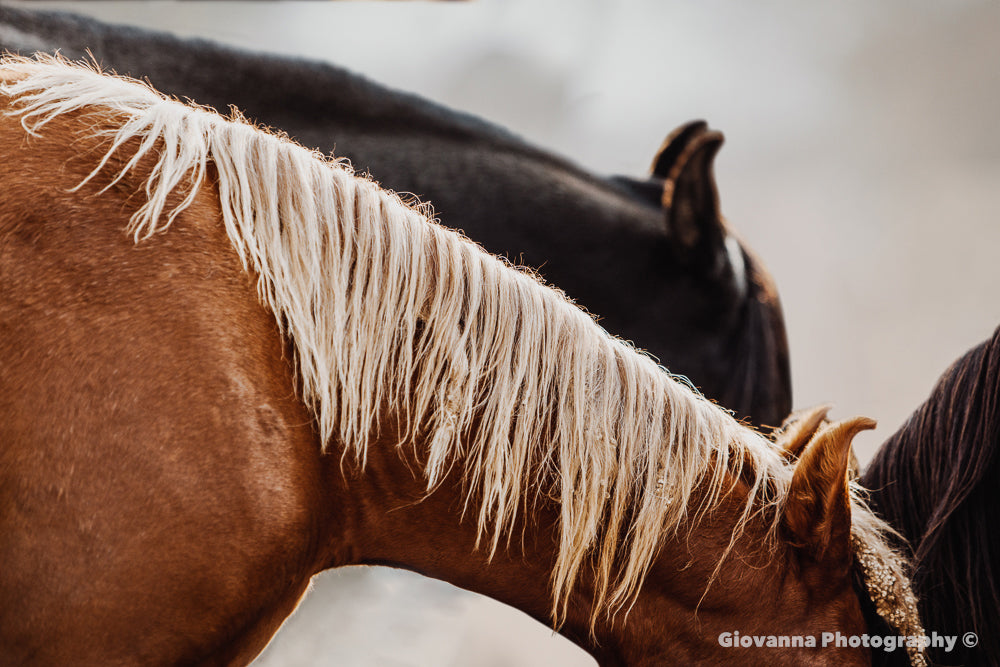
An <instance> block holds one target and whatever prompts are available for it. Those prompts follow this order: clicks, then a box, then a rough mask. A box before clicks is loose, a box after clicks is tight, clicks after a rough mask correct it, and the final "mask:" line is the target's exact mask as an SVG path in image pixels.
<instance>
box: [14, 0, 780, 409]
mask: <svg viewBox="0 0 1000 667" xmlns="http://www.w3.org/2000/svg"><path fill="white" fill-rule="evenodd" d="M3 49H9V50H12V51H20V52H21V53H23V54H25V55H29V54H31V53H33V52H34V51H49V52H55V51H59V52H60V53H62V54H63V55H68V56H71V57H79V58H82V57H84V56H86V55H87V54H88V53H91V54H93V57H94V58H95V59H96V60H97V62H100V63H102V64H103V65H104V66H106V67H109V68H113V69H114V70H116V71H118V72H120V73H122V74H129V75H131V76H134V77H136V78H143V79H148V80H149V81H151V82H152V84H153V85H154V86H155V87H156V88H158V89H159V90H162V91H164V92H166V93H169V94H172V95H175V96H178V97H180V98H190V99H194V100H198V101H199V102H200V103H202V104H207V105H209V106H212V107H215V108H217V109H228V108H229V107H230V106H236V107H237V108H239V109H240V110H241V112H242V113H244V114H245V115H246V116H248V117H249V118H251V119H253V120H254V121H257V122H260V123H264V124H266V125H268V126H270V127H275V128H280V129H281V130H283V131H285V132H287V133H288V134H290V135H291V136H292V137H294V138H295V139H296V140H297V141H299V142H300V143H302V144H304V145H306V146H310V147H317V148H319V149H320V150H321V151H323V152H325V153H332V152H334V151H336V154H337V155H338V156H340V157H343V158H348V159H350V160H351V162H352V163H353V164H354V166H355V167H356V168H357V169H358V170H359V171H362V172H367V173H370V174H373V175H374V177H375V178H377V179H378V180H379V181H380V182H381V183H382V185H383V186H385V187H387V188H390V189H393V190H395V191H397V192H410V193H415V194H417V195H419V196H420V197H421V198H422V199H424V200H425V201H430V202H431V203H433V204H434V207H435V209H436V210H437V211H438V213H439V214H440V216H441V218H442V221H443V222H444V223H445V224H446V225H448V226H449V227H452V228H454V229H460V230H462V231H463V232H464V233H465V234H467V235H468V236H469V237H470V238H472V239H473V240H475V241H477V242H479V243H481V244H482V245H483V246H484V247H485V248H486V249H487V250H488V251H490V252H492V253H495V254H500V255H505V256H506V257H509V258H512V259H514V260H515V261H517V262H518V263H521V264H525V265H527V266H532V267H534V268H535V269H536V270H537V271H539V272H540V273H541V274H542V275H543V276H544V277H545V279H546V280H547V281H548V282H550V283H552V284H554V285H557V286H558V287H560V288H561V289H562V290H564V291H565V292H566V293H567V294H568V295H569V296H570V297H571V298H573V299H574V300H575V301H576V302H577V303H579V304H580V305H582V306H584V307H585V308H587V309H588V310H589V311H590V312H591V313H594V314H595V315H596V316H598V317H599V318H600V320H601V324H602V326H604V327H605V328H606V329H607V330H608V331H610V332H611V333H613V334H615V335H618V336H620V337H622V338H625V339H627V340H631V341H633V342H634V343H635V344H636V345H637V346H638V347H640V348H642V349H645V350H647V351H649V352H650V353H651V354H653V355H654V356H656V357H657V358H658V359H659V360H660V362H661V363H663V364H664V365H665V366H667V367H668V368H669V369H670V370H671V371H672V372H674V373H677V374H680V375H684V376H686V377H688V378H689V379H690V380H691V381H692V383H694V384H695V385H696V386H697V387H699V388H700V389H701V391H703V392H704V393H705V394H706V395H707V396H708V397H709V398H712V399H713V400H716V401H718V402H719V403H720V404H721V405H723V406H725V407H726V408H729V409H731V410H734V411H735V412H736V414H737V415H738V416H740V417H742V418H748V419H750V421H751V422H752V423H754V424H757V425H771V426H776V425H778V424H780V423H781V421H782V419H784V417H785V416H786V415H787V414H788V413H789V411H790V410H791V406H792V397H791V375H790V371H789V362H788V345H787V341H786V338H785V327H784V319H783V317H782V313H781V306H780V304H779V301H778V296H777V291H776V290H775V287H774V284H773V282H772V281H771V278H770V276H769V275H768V273H767V271H766V269H765V268H764V267H763V265H762V263H761V262H760V260H758V259H757V257H756V256H755V255H754V254H753V253H752V252H751V251H750V250H749V249H747V248H746V246H745V244H743V243H742V242H741V241H739V240H738V239H737V236H736V234H735V233H734V232H733V231H732V230H731V228H730V227H729V226H728V225H727V224H726V223H725V222H724V221H723V219H722V216H721V215H720V210H719V204H718V197H717V193H716V185H715V179H714V175H713V167H712V163H713V160H714V158H715V154H716V151H717V150H718V149H719V147H720V145H721V143H722V136H721V135H720V134H719V133H717V132H711V131H709V130H708V129H707V127H706V126H705V124H704V123H692V124H688V125H686V126H684V127H682V128H679V129H678V130H677V131H676V132H675V133H674V134H673V135H672V136H671V137H670V138H669V140H668V141H666V142H665V143H664V145H663V146H662V147H661V149H660V150H659V151H658V152H657V155H656V158H655V160H654V162H653V167H652V169H651V170H650V174H649V177H648V178H644V179H632V178H605V177H602V176H598V175H595V174H593V173H590V172H588V171H586V170H584V169H581V168H579V167H577V166H576V165H573V164H571V163H570V162H568V161H567V160H565V159H563V158H561V157H558V156H556V155H553V154H551V153H549V152H546V151H544V150H541V149H539V148H537V147H535V146H532V145H530V144H528V143H526V142H524V141H522V140H520V139H518V138H517V137H515V136H513V135H512V134H511V133H510V132H508V131H506V130H504V129H502V128H499V127H497V126H495V125H492V124H490V123H487V122H485V121H482V120H480V119H478V118H475V117H473V116H470V115H468V114H464V113H459V112H455V111H452V110H450V109H446V108H444V107H442V106H439V105H437V104H434V103H432V102H429V101H427V100H424V99H421V98H419V97H416V96H414V95H407V94H404V93H400V92H397V91H394V90H390V89H387V88H386V87H384V86H380V85H378V84H375V83H373V82H371V81H369V80H367V79H365V78H364V77H361V76H358V75H356V74H352V73H350V72H347V71H345V70H343V69H340V68H337V67H334V66H330V65H326V64H322V63H315V62H309V61H304V60H298V59H294V58H286V57H278V56H273V55H266V54H260V53H251V52H246V51H240V50H235V49H231V48H227V47H224V46H221V45H218V44H213V43H211V42H207V41H204V40H196V39H184V40H182V39H178V38H177V37H174V36H171V35H168V34H165V33H158V32H150V31H145V30H140V29H137V28H133V27H125V26H113V25H107V24H104V23H100V22H98V21H95V20H93V19H88V18H83V17H79V16H73V15H71V14H65V13H53V12H36V11H30V10H25V9H19V8H17V9H16V8H9V7H2V6H0V51H2V50H3Z"/></svg>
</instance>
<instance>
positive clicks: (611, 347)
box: [0, 58, 790, 622]
mask: <svg viewBox="0 0 1000 667" xmlns="http://www.w3.org/2000/svg"><path fill="white" fill-rule="evenodd" d="M0 70H3V71H6V72H11V73H14V74H16V75H20V77H21V78H18V79H15V80H14V81H12V82H9V83H7V84H5V85H3V86H2V88H0V92H2V93H3V94H5V95H7V96H9V97H11V98H13V99H12V100H11V105H12V106H11V108H12V109H13V111H12V112H11V113H13V114H16V115H19V116H20V118H21V123H22V124H23V126H24V127H25V129H26V130H27V131H28V132H29V133H32V134H38V133H40V132H41V131H42V130H43V129H44V126H45V125H46V123H48V122H50V121H51V120H52V119H53V118H55V117H57V116H60V115H62V114H65V113H67V112H71V111H76V110H87V111H101V112H102V114H103V115H104V116H105V118H104V119H103V120H101V121H100V122H99V123H97V124H96V126H95V127H93V128H89V127H88V131H93V132H96V133H100V134H101V135H106V137H107V139H106V141H107V142H108V150H107V153H106V155H105V158H104V161H102V162H101V163H100V164H98V165H97V167H96V168H95V169H94V171H93V173H91V176H90V177H88V180H89V178H91V177H93V176H94V175H96V174H97V173H98V172H99V171H101V170H102V169H104V168H106V166H107V164H108V160H109V158H110V157H111V156H113V155H115V154H116V153H120V152H121V151H122V150H124V149H125V147H126V145H128V146H134V145H135V143H136V141H138V143H139V145H140V147H139V149H138V150H137V151H136V152H135V153H134V154H133V155H132V156H131V157H130V158H129V161H128V163H127V164H126V166H125V168H124V169H123V170H121V172H119V173H118V174H117V178H119V179H120V178H122V177H123V176H124V174H125V172H127V171H129V170H130V169H133V168H134V167H136V165H138V164H139V161H140V159H141V158H143V157H144V156H152V158H151V159H155V162H156V166H155V168H154V170H153V171H152V173H151V174H150V175H149V177H148V179H147V183H146V191H147V194H148V201H147V202H146V203H145V204H144V205H143V206H142V207H141V208H140V209H139V210H138V211H137V212H136V213H135V215H133V216H132V219H131V222H130V228H129V229H130V231H131V233H133V234H134V235H135V238H136V241H137V242H140V241H142V240H143V239H146V238H149V237H150V236H152V235H154V234H157V233H160V232H164V231H165V230H167V229H168V228H169V227H170V224H171V222H172V221H173V220H174V218H175V217H176V216H177V215H178V214H179V213H180V212H181V211H182V210H184V208H185V207H186V206H187V205H188V204H189V203H190V202H191V201H192V199H193V197H194V196H195V193H196V192H197V190H198V188H199V187H200V186H201V185H203V184H204V182H205V179H206V174H207V165H208V163H209V161H211V163H212V164H213V165H214V166H215V168H216V170H217V173H218V182H217V187H218V191H219V195H220V199H221V205H222V219H223V221H224V224H225V228H226V231H227V233H228V235H229V238H230V239H231V241H232V245H233V247H234V248H235V250H236V252H237V253H238V255H239V257H240V259H241V261H242V262H243V265H244V267H245V268H247V269H252V270H253V271H254V272H256V274H257V275H258V276H259V282H258V291H259V293H260V298H261V299H262V300H263V302H264V303H265V304H266V305H267V306H268V307H269V308H270V309H271V310H272V311H273V312H274V314H275V317H276V318H277V321H278V322H279V325H280V326H281V327H282V329H283V332H284V334H285V335H286V336H287V337H288V338H289V339H290V340H291V341H292V343H293V345H294V348H295V351H296V358H297V366H298V372H299V376H300V379H301V384H302V394H303V399H304V400H305V402H306V403H307V404H308V405H309V406H310V407H311V408H312V410H313V411H314V413H315V415H316V420H317V424H318V426H319V431H320V433H321V435H322V438H323V442H324V447H327V448H328V447H331V446H332V445H331V444H330V443H331V442H335V443H338V444H337V445H336V446H337V447H339V446H341V444H340V443H342V446H343V447H344V448H345V450H344V451H345V452H346V451H351V452H353V453H354V454H355V455H356V457H357V458H358V459H359V461H360V462H361V463H362V464H363V463H364V461H365V459H366V456H367V455H368V454H369V453H370V452H369V449H370V447H369V446H370V443H371V442H373V438H374V437H375V436H377V435H378V433H377V428H378V424H379V423H380V422H383V421H384V420H388V419H396V420H399V422H400V423H401V424H402V425H403V426H404V429H403V430H404V433H403V435H402V441H403V442H416V441H417V440H418V439H423V438H426V442H427V443H428V446H427V448H426V452H423V453H422V455H425V456H426V465H425V470H424V472H425V475H426V479H427V485H428V489H433V488H434V487H435V486H436V485H437V484H439V483H440V482H441V480H442V479H443V478H444V477H445V476H446V475H447V474H448V473H449V470H451V469H452V468H455V469H457V470H458V471H460V474H461V475H462V476H463V479H464V480H465V482H466V484H467V485H468V489H469V496H468V503H469V505H470V506H472V507H474V508H475V511H476V512H477V514H478V529H479V535H480V537H481V538H482V537H483V536H489V540H490V546H491V549H492V550H495V549H496V548H497V547H498V544H499V541H500V540H501V538H502V536H503V535H504V534H505V533H506V534H507V535H509V534H510V532H509V531H510V530H511V528H512V526H513V524H514V522H515V520H516V519H517V518H518V516H519V513H523V512H524V508H525V507H527V506H528V505H530V503H531V502H534V501H535V500H537V499H539V498H543V499H544V497H546V496H548V497H551V498H554V499H556V500H558V503H559V506H560V507H559V511H560V512H561V519H560V536H559V552H558V557H557V562H556V565H555V571H554V573H553V593H554V607H553V615H554V618H555V619H556V621H557V622H558V619H559V618H561V617H562V615H563V613H564V610H565V603H566V600H567V597H568V595H569V592H570V589H571V588H572V585H573V583H574V581H575V580H576V578H577V575H578V573H579V570H580V568H581V567H583V566H584V564H590V565H592V566H593V567H594V571H595V573H596V586H597V590H596V600H595V607H594V608H595V615H596V614H597V613H598V610H601V609H603V610H606V611H607V612H608V613H609V614H611V613H614V612H615V611H616V610H618V609H621V608H622V607H623V606H627V605H628V604H629V602H630V601H631V600H633V599H634V597H635V595H636V594H637V591H638V587H639V585H640V584H641V582H642V580H643V578H644V576H645V573H646V571H647V570H648V568H649V566H650V563H651V562H652V560H653V558H654V557H655V555H656V553H657V551H658V549H659V547H660V545H661V543H662V540H663V538H664V536H665V534H666V533H667V532H668V531H672V530H675V529H677V528H678V527H679V526H680V525H681V524H682V522H683V521H684V520H685V519H686V517H687V514H688V512H689V503H690V502H691V501H692V495H693V493H694V490H695V489H707V490H708V495H707V497H705V498H702V502H701V503H700V504H699V505H697V506H695V507H692V508H690V511H692V512H703V511H706V510H708V509H710V508H711V507H712V506H713V505H714V503H715V502H716V501H717V500H718V498H719V496H720V495H721V494H723V493H724V492H725V491H726V490H727V489H728V488H729V487H728V484H727V483H726V479H727V477H726V476H727V474H729V473H730V472H732V471H735V470H739V469H740V468H741V467H742V469H743V470H744V471H745V472H746V473H749V476H750V478H751V485H752V489H751V493H750V495H749V497H748V498H747V504H746V510H745V512H744V515H743V520H744V521H745V520H746V519H747V518H748V517H749V515H750V512H751V511H752V510H753V509H754V508H756V509H760V508H761V507H762V502H763V504H764V505H765V506H766V505H767V504H768V503H772V504H773V503H776V502H778V499H780V498H782V497H783V496H784V490H785V488H786V487H787V483H788V479H789V476H790V475H789V472H788V468H787V466H786V465H785V464H784V463H783V462H782V460H781V457H780V455H779V453H778V452H777V450H776V448H775V447H774V446H773V445H772V444H771V443H770V442H768V441H766V440H765V439H764V438H763V437H762V436H760V435H759V434H757V433H756V432H754V431H751V430H750V429H747V428H745V427H743V426H741V425H739V424H737V422H736V421H735V420H733V419H732V417H731V416H730V415H729V414H727V413H726V412H724V411H723V410H721V409H719V408H718V407H717V406H715V405H713V404H712V403H710V402H709V401H707V400H705V399H704V398H702V397H700V396H698V395H696V394H694V393H693V392H692V391H690V390H689V389H688V388H687V387H686V386H684V385H682V384H681V383H679V382H678V381H676V380H675V379H674V378H673V377H672V376H671V375H669V374H668V373H667V372H665V371H664V370H663V369H662V368H660V367H658V366H657V365H656V363H654V362H653V361H652V360H651V359H649V358H648V357H646V356H644V355H642V354H639V353H637V352H635V351H634V350H633V349H632V348H630V347H629V346H628V345H626V344H625V343H623V342H621V341H619V340H617V339H614V338H612V337H610V336H609V335H607V334H606V333H605V332H604V331H603V330H602V329H601V328H600V327H598V326H597V325H596V324H595V323H594V321H593V320H592V319H591V318H590V317H589V316H588V315H587V314H585V313H584V312H583V311H581V310H580V309H579V308H577V307H575V306H573V305H572V304H571V303H570V302H569V301H568V300H567V299H566V298H565V297H564V296H563V295H562V294H561V293H559V292H557V291H555V290H553V289H550V288H548V287H545V286H543V285H542V284H541V283H540V282H539V281H538V280H537V279H536V278H535V277H534V276H533V275H530V274H528V273H526V272H522V271H518V270H513V269H512V268H511V267H510V266H509V265H507V264H506V263H504V262H503V261H501V260H499V259H497V258H496V257H493V256H491V255H489V254H487V253H486V252H484V251H483V250H482V249H481V248H479V247H478V246H476V245H475V244H473V243H472V242H470V241H469V240H467V239H465V238H463V237H461V236H460V235H459V234H457V233H455V232H453V231H450V230H447V229H445V228H443V227H441V226H439V225H437V224H435V223H434V222H432V221H429V220H428V219H427V217H426V216H425V215H424V214H423V213H422V212H421V211H420V210H416V209H413V208H410V207H408V206H406V205H404V203H403V202H401V201H400V199H399V198H398V197H397V196H396V195H394V194H393V193H390V192H387V191H385V190H382V189H380V188H379V187H378V186H377V185H376V184H375V183H373V182H371V181H369V180H366V179H364V178H360V177H358V176H357V175H355V174H354V173H353V172H352V171H351V169H350V168H349V167H348V166H346V165H344V164H342V163H339V162H336V161H331V160H329V159H327V158H325V157H323V156H321V155H318V154H317V153H314V152H311V151H309V150H306V149H305V148H302V147H301V146H298V145H296V144H294V143H292V142H291V141H289V140H287V139H285V138H282V137H279V136H275V135H273V134H269V133H266V132H263V131H261V130H259V129H257V128H255V127H253V126H252V125H250V124H248V123H246V122H244V121H242V120H241V119H239V118H237V119H225V118H223V117H222V116H219V115H218V114H216V113H215V112H213V111H210V110H207V109H202V108H196V107H191V106H188V105H184V104H181V103H180V102H177V101H174V100H170V99H167V98H165V97H163V96H162V95H160V94H159V93H157V92H155V91H153V90H152V89H151V88H149V87H148V86H145V85H143V84H141V83H139V82H136V81H132V80H127V79H122V78H116V77H111V76H108V75H104V74H101V73H100V72H98V71H95V70H94V69H91V68H88V67H86V66H81V65H69V64H67V63H65V62H63V61H60V60H57V59H54V58H46V59H39V60H27V59H15V58H11V59H7V60H4V61H2V63H0ZM89 119H90V116H88V120H89ZM81 185H82V184H81ZM176 189H180V191H181V192H184V191H185V190H186V191H187V196H186V198H185V199H184V200H183V202H182V203H181V204H180V205H179V206H176V207H174V208H173V209H172V210H169V211H168V210H167V201H168V195H170V193H171V192H173V191H174V190H176ZM387 411H391V414H387ZM474 423H475V424H476V425H477V426H478V428H475V429H473V424H474ZM730 479H731V478H730ZM529 490H533V491H529ZM765 496H766V498H765ZM477 503H478V507H476V504H477ZM740 525H742V521H741V522H740ZM737 532H738V530H737ZM733 539H735V536H734V538H733ZM491 553H492V551H491Z"/></svg>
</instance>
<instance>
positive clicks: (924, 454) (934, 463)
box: [861, 329, 1000, 665]
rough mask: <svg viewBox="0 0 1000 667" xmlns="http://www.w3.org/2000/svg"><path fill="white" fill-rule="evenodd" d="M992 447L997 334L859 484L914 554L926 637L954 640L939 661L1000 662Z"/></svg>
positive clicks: (997, 393) (999, 458)
mask: <svg viewBox="0 0 1000 667" xmlns="http://www.w3.org/2000/svg"><path fill="white" fill-rule="evenodd" d="M998 448H1000V329H997V331H996V332H995V333H994V334H993V337H992V338H990V339H989V340H987V341H986V342H984V343H982V344H981V345H978V346H976V347H974V348H973V349H971V350H969V352H967V353H966V354H965V355H964V356H962V357H961V358H960V359H958V360H957V361H956V362H955V363H954V364H952V366H951V367H950V368H949V369H948V370H947V371H945V372H944V374H943V375H942V376H941V378H940V379H939V380H938V383H937V385H936V386H935V387H934V390H933V391H932V392H931V395H930V397H929V398H928V399H927V401H925V402H924V404H923V405H921V406H920V407H919V408H918V409H917V410H916V411H915V412H914V413H913V414H912V415H911V416H910V418H909V419H908V420H907V421H906V423H905V424H903V426H902V427H901V428H900V429H899V430H898V431H897V432H896V433H895V434H893V435H892V437H890V438H889V439H888V440H887V441H886V442H885V444H883V445H882V447H881V449H880V450H879V451H878V453H877V454H876V455H875V458H874V459H873V460H872V462H871V464H870V465H869V466H868V469H867V470H866V471H865V473H864V475H863V476H862V478H861V481H862V483H863V484H864V486H865V487H867V488H869V489H871V500H872V504H873V506H874V508H875V509H876V510H877V511H878V513H879V514H881V515H882V517H883V518H884V519H886V520H887V521H888V522H889V523H890V524H891V525H892V526H893V527H894V528H895V529H896V530H898V531H899V532H900V534H902V536H903V537H904V538H906V540H907V542H908V543H909V545H910V548H911V549H912V550H913V552H914V556H915V558H914V561H915V563H916V572H915V576H914V585H915V586H916V589H917V595H918V597H919V598H920V603H921V610H920V611H921V615H922V617H923V619H924V624H925V627H926V628H927V631H928V632H932V631H934V632H937V633H939V634H942V635H952V636H957V637H958V640H957V642H956V644H955V648H954V649H953V650H952V651H951V652H946V651H943V650H941V649H934V648H931V649H930V653H931V657H932V658H933V659H934V660H935V662H936V663H937V664H941V665H997V664H1000V638H998V637H997V634H996V632H997V630H998V629H1000V531H998V529H997V517H998V516H1000V453H998ZM969 632H974V633H976V636H977V637H976V640H975V641H977V642H978V644H975V645H973V646H971V647H970V646H968V645H967V644H966V643H965V641H964V640H965V637H964V635H965V634H966V633H969ZM970 643H971V642H970Z"/></svg>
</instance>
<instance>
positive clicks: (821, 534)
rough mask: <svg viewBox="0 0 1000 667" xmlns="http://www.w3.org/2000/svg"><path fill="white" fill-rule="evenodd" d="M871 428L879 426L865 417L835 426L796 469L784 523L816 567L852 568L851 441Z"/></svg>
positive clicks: (809, 449)
mask: <svg viewBox="0 0 1000 667" xmlns="http://www.w3.org/2000/svg"><path fill="white" fill-rule="evenodd" d="M871 428H875V421H874V420H871V419H868V418H866V417H855V418H853V419H847V420H845V421H841V422H837V423H836V424H830V425H828V426H826V427H824V428H823V429H822V430H820V432H819V433H817V434H816V435H815V436H814V437H813V438H812V439H811V440H810V441H809V444H808V445H806V447H805V449H804V450H803V451H802V455H801V456H800V457H799V460H798V463H796V465H795V472H794V473H793V475H792V484H791V487H790V488H789V492H788V499H787V501H786V505H785V511H784V523H785V527H786V528H787V529H788V531H789V533H790V534H791V537H792V542H793V543H794V544H797V545H798V546H800V547H802V548H803V549H804V550H805V551H806V553H808V554H809V555H810V556H811V557H813V558H814V559H815V560H817V561H823V562H827V563H836V564H844V565H846V564H848V563H849V562H850V558H851V548H850V535H851V501H850V495H849V492H848V487H847V478H848V469H849V466H850V460H851V441H852V440H853V439H854V436H855V435H857V434H858V433H859V432H861V431H864V430H866V429H871Z"/></svg>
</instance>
